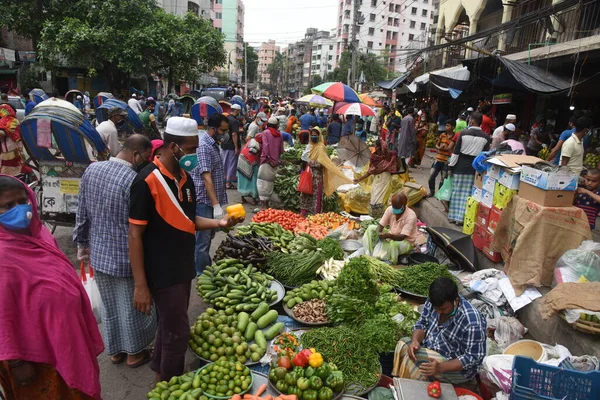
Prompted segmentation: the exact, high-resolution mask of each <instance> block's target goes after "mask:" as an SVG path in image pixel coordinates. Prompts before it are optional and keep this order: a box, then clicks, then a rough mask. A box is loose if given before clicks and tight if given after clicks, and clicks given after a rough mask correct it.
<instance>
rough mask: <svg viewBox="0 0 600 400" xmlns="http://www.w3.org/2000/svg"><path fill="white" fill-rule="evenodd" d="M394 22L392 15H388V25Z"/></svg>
mask: <svg viewBox="0 0 600 400" xmlns="http://www.w3.org/2000/svg"><path fill="white" fill-rule="evenodd" d="M393 23H394V19H393V18H392V17H388V25H390V26H391V25H392V24H393Z"/></svg>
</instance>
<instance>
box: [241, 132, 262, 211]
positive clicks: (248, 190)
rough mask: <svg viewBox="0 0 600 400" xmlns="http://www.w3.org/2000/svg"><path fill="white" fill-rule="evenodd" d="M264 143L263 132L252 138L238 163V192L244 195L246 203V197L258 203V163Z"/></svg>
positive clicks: (243, 148)
mask: <svg viewBox="0 0 600 400" xmlns="http://www.w3.org/2000/svg"><path fill="white" fill-rule="evenodd" d="M261 144H262V133H259V134H257V135H255V136H254V137H253V138H251V139H250V140H249V141H248V142H246V144H245V145H244V147H242V151H241V152H240V157H239V159H238V165H237V182H238V192H239V193H240V196H242V203H246V197H251V198H252V202H253V204H258V186H257V180H258V165H259V162H260V150H261Z"/></svg>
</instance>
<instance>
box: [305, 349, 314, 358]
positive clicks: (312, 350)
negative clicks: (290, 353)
mask: <svg viewBox="0 0 600 400" xmlns="http://www.w3.org/2000/svg"><path fill="white" fill-rule="evenodd" d="M316 352H317V351H316V350H315V349H304V350H302V351H301V353H302V354H304V355H305V356H306V358H308V357H310V355H311V354H313V353H316Z"/></svg>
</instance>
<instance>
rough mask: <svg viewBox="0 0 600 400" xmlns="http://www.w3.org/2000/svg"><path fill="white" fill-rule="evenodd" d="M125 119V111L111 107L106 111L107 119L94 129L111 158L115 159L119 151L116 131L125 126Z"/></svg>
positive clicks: (119, 145) (117, 132)
mask: <svg viewBox="0 0 600 400" xmlns="http://www.w3.org/2000/svg"><path fill="white" fill-rule="evenodd" d="M125 118H127V111H125V110H123V109H122V108H119V107H113V108H111V109H109V110H108V119H107V120H106V121H104V122H102V123H101V124H100V125H98V127H97V128H96V130H97V131H98V133H99V134H100V137H101V138H102V141H103V142H104V144H105V145H106V146H107V147H108V150H109V151H110V155H111V156H113V157H116V155H117V154H119V151H121V144H120V143H119V131H118V129H119V128H122V127H123V125H125Z"/></svg>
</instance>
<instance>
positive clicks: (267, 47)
mask: <svg viewBox="0 0 600 400" xmlns="http://www.w3.org/2000/svg"><path fill="white" fill-rule="evenodd" d="M279 51H280V48H279V46H277V45H276V44H275V41H274V40H269V41H268V42H263V43H262V44H261V45H260V47H259V48H258V52H257V53H258V70H257V74H258V79H259V81H260V82H261V83H262V84H275V83H276V82H271V78H270V77H269V73H268V72H267V69H268V68H269V65H271V63H272V62H273V60H274V59H275V54H276V53H277V52H279Z"/></svg>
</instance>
